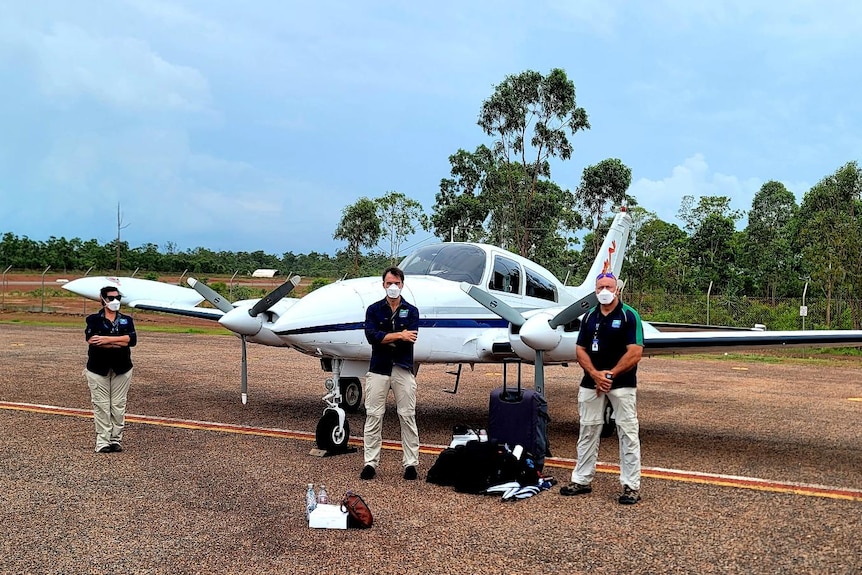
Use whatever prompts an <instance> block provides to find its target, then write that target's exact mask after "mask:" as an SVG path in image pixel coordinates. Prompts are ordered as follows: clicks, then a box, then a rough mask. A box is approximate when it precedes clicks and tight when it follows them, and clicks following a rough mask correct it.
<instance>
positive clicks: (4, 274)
mask: <svg viewBox="0 0 862 575" xmlns="http://www.w3.org/2000/svg"><path fill="white" fill-rule="evenodd" d="M11 269H12V264H9V267H8V268H6V270H5V271H4V272H3V303H2V304H0V309H6V274H7V273H9V270H11Z"/></svg>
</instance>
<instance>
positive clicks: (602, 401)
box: [560, 272, 644, 505]
mask: <svg viewBox="0 0 862 575" xmlns="http://www.w3.org/2000/svg"><path fill="white" fill-rule="evenodd" d="M596 298H597V299H598V300H599V305H598V306H596V307H594V308H592V309H590V311H588V312H587V314H586V315H585V316H584V317H583V319H582V320H581V327H580V331H579V332H578V341H577V344H576V353H577V358H578V364H579V365H580V366H581V368H583V370H584V377H583V379H582V380H581V386H580V388H579V390H578V414H579V416H580V433H579V435H578V459H577V464H576V465H575V469H574V470H573V471H572V481H571V483H569V484H568V485H566V486H563V487H562V488H561V489H560V495H584V494H587V493H590V492H592V490H593V488H592V480H593V478H594V477H595V474H596V460H597V459H598V453H599V439H600V437H601V431H602V425H603V423H604V413H605V407H606V405H607V402H608V401H610V403H611V405H612V406H613V409H614V416H615V419H616V425H617V434H618V435H619V440H620V483H621V484H622V494H621V495H620V496H619V502H620V503H621V504H624V505H633V504H635V503H637V502H638V501H640V499H641V497H640V483H641V448H640V437H639V433H640V427H639V424H638V414H637V364H638V362H639V361H640V359H641V356H642V354H643V345H644V342H643V324H642V323H641V318H640V316H639V315H638V312H636V311H635V310H634V309H633V308H632V307H630V306H628V305H626V304H624V303H622V302H621V301H620V300H619V288H618V286H617V279H616V277H614V275H613V274H612V273H607V272H605V273H601V274H599V276H598V277H597V278H596Z"/></svg>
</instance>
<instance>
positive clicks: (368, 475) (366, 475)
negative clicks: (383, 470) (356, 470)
mask: <svg viewBox="0 0 862 575" xmlns="http://www.w3.org/2000/svg"><path fill="white" fill-rule="evenodd" d="M375 475H377V470H376V469H374V467H372V466H371V465H366V466H365V467H363V468H362V473H360V474H359V479H374V476H375Z"/></svg>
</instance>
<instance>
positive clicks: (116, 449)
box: [108, 443, 123, 453]
mask: <svg viewBox="0 0 862 575" xmlns="http://www.w3.org/2000/svg"><path fill="white" fill-rule="evenodd" d="M108 447H110V450H111V451H113V452H114V453H119V452H121V451H122V450H123V446H122V445H120V444H119V443H112V444H111V445H109V446H108Z"/></svg>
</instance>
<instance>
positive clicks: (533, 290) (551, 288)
mask: <svg viewBox="0 0 862 575" xmlns="http://www.w3.org/2000/svg"><path fill="white" fill-rule="evenodd" d="M525 272H526V275H527V295H528V296H530V297H537V298H540V299H546V300H548V301H553V302H556V301H559V299H558V296H557V286H556V285H554V282H552V281H550V280H548V279H546V278H545V277H543V276H541V275H539V274H538V273H537V272H534V271H533V270H531V269H530V268H525Z"/></svg>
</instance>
